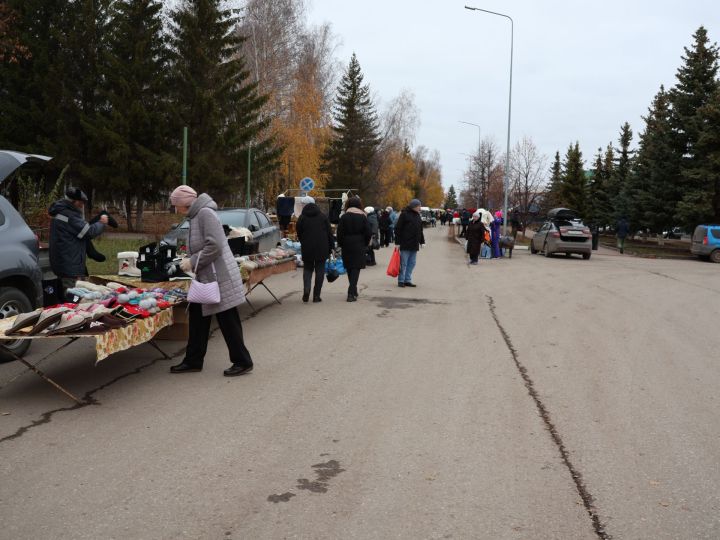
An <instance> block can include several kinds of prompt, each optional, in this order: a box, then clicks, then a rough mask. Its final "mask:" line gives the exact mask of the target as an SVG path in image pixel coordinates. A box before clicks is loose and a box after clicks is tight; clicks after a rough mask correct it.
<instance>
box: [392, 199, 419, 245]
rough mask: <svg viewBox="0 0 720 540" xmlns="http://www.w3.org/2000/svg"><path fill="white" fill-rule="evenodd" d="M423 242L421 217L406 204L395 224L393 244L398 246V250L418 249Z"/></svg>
mask: <svg viewBox="0 0 720 540" xmlns="http://www.w3.org/2000/svg"><path fill="white" fill-rule="evenodd" d="M424 243H425V235H424V234H423V225H422V218H421V217H420V214H418V213H417V212H416V211H415V210H413V209H411V208H410V207H409V206H408V207H407V208H405V209H404V210H403V211H402V212H401V213H400V217H399V218H398V220H397V223H396V224H395V245H396V246H400V251H419V250H420V244H424Z"/></svg>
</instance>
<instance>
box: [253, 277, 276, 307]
mask: <svg viewBox="0 0 720 540" xmlns="http://www.w3.org/2000/svg"><path fill="white" fill-rule="evenodd" d="M258 285H262V286H263V287H265V290H266V291H267V292H269V293H270V296H272V297H273V298H274V299H275V301H276V302H277V303H278V304H281V305H282V302H281V301H280V300H278V297H277V296H275V295H274V294H273V292H272V291H271V290H270V289H269V288H268V286H267V285H265V282H264V281H261V282H260V283H258Z"/></svg>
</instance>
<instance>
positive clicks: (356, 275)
mask: <svg viewBox="0 0 720 540" xmlns="http://www.w3.org/2000/svg"><path fill="white" fill-rule="evenodd" d="M347 277H348V282H349V283H350V284H349V285H348V295H353V296H358V289H357V284H358V280H359V279H360V269H359V268H348V269H347Z"/></svg>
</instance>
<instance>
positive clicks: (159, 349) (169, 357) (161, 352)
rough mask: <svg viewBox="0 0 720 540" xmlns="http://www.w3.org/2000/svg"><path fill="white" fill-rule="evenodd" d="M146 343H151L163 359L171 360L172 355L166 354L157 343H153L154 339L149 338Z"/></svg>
mask: <svg viewBox="0 0 720 540" xmlns="http://www.w3.org/2000/svg"><path fill="white" fill-rule="evenodd" d="M147 344H148V345H152V346H153V347H154V348H155V349H156V350H157V351H158V352H159V353H160V354H162V355H163V357H164V358H165V360H172V356H168V354H167V353H166V352H165V351H163V350H162V349H161V348H160V347H158V344H157V343H155V340H152V339H151V340H149V341H147Z"/></svg>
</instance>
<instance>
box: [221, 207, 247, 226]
mask: <svg viewBox="0 0 720 540" xmlns="http://www.w3.org/2000/svg"><path fill="white" fill-rule="evenodd" d="M245 213H246V212H245V210H233V211H232V212H218V214H219V215H220V223H222V224H223V225H227V226H229V227H246V226H247V225H246V223H245Z"/></svg>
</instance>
